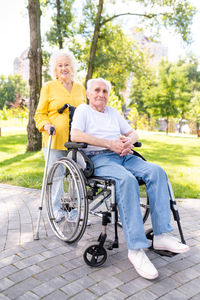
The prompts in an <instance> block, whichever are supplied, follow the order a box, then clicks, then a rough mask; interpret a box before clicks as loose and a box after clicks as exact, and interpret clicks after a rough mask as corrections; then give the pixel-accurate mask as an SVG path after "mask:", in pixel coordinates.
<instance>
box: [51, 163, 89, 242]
mask: <svg viewBox="0 0 200 300" xmlns="http://www.w3.org/2000/svg"><path fill="white" fill-rule="evenodd" d="M46 195H47V197H46V198H47V201H46V206H47V215H48V219H49V222H50V225H51V228H52V230H53V232H54V233H55V234H56V236H57V237H58V238H59V239H61V240H63V241H65V242H67V243H74V242H76V241H78V240H79V239H80V238H81V237H82V235H83V234H84V232H85V228H86V225H87V218H88V201H87V197H86V186H85V181H84V178H83V175H82V172H81V171H80V169H79V167H78V164H76V163H75V162H74V161H73V160H72V159H69V158H63V159H60V160H59V161H57V162H55V163H54V164H53V166H52V167H51V169H50V171H49V174H48V178H47V189H46ZM55 203H56V208H57V209H58V208H59V212H60V213H61V218H60V219H58V218H57V217H56V211H55V209H53V207H55Z"/></svg>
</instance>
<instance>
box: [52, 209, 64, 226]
mask: <svg viewBox="0 0 200 300" xmlns="http://www.w3.org/2000/svg"><path fill="white" fill-rule="evenodd" d="M64 217H65V213H64V211H61V210H57V211H55V212H54V218H55V222H56V223H59V222H60V221H61V220H62V219H64Z"/></svg>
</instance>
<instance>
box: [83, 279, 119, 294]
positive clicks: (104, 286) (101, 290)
mask: <svg viewBox="0 0 200 300" xmlns="http://www.w3.org/2000/svg"><path fill="white" fill-rule="evenodd" d="M122 284H123V282H122V281H121V280H119V279H117V278H114V277H110V278H108V279H106V280H103V281H100V282H98V283H96V284H95V285H93V286H91V287H89V288H88V289H89V290H90V291H92V292H93V293H94V294H96V295H98V296H101V295H103V294H105V293H107V292H109V291H111V290H113V289H115V288H118V287H119V286H121V285H122Z"/></svg>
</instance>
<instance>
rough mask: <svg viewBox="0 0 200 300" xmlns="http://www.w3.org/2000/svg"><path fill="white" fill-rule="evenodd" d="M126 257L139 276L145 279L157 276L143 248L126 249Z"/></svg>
mask: <svg viewBox="0 0 200 300" xmlns="http://www.w3.org/2000/svg"><path fill="white" fill-rule="evenodd" d="M128 258H129V260H130V262H131V263H132V264H133V266H134V268H135V270H136V271H137V273H138V274H139V275H140V276H142V277H144V278H146V279H155V278H156V277H158V271H157V270H156V268H155V267H154V265H153V264H152V263H151V262H150V260H149V258H148V257H147V256H146V254H145V252H144V250H143V249H138V250H128Z"/></svg>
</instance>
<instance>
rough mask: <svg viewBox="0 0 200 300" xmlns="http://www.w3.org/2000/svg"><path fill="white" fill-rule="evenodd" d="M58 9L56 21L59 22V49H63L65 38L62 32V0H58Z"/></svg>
mask: <svg viewBox="0 0 200 300" xmlns="http://www.w3.org/2000/svg"><path fill="white" fill-rule="evenodd" d="M56 9H57V16H56V23H57V31H58V44H59V49H63V39H62V34H61V22H60V18H61V16H60V9H61V5H60V0H56Z"/></svg>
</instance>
